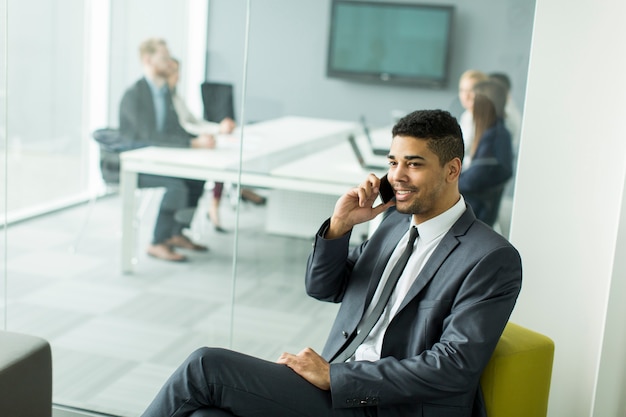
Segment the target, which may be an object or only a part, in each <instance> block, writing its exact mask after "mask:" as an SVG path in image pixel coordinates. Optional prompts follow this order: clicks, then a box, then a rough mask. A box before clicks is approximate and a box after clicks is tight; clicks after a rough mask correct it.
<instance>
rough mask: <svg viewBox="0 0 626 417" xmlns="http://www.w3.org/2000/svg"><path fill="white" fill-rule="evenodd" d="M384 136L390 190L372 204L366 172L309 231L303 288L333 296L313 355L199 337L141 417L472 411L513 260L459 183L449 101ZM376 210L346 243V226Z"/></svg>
mask: <svg viewBox="0 0 626 417" xmlns="http://www.w3.org/2000/svg"><path fill="white" fill-rule="evenodd" d="M392 135H393V140H392V144H391V148H390V152H389V155H388V160H389V172H388V179H389V182H390V184H391V185H392V186H393V189H394V192H395V202H394V201H393V200H392V201H390V202H388V203H386V204H376V203H375V201H376V198H377V194H378V191H379V187H380V179H379V178H377V177H376V176H375V175H374V174H370V175H369V176H368V177H367V179H366V180H365V181H364V182H363V183H362V184H360V185H359V186H358V187H356V188H354V189H352V190H350V191H348V192H347V193H346V194H344V195H343V196H342V197H340V199H339V200H338V202H337V204H336V205H335V209H334V212H333V214H332V216H331V217H330V219H328V220H327V221H326V222H325V223H324V224H323V225H322V227H321V228H320V230H319V231H318V233H317V235H316V237H315V243H314V249H313V252H312V253H311V255H310V257H309V260H308V264H307V271H306V280H305V282H306V289H307V292H308V294H309V295H311V296H313V297H315V298H317V299H320V300H325V301H330V302H340V303H341V307H340V309H339V312H338V314H337V318H336V320H335V323H334V325H333V327H332V329H331V332H330V335H329V337H328V340H327V342H326V346H325V347H324V350H323V352H322V354H321V355H319V354H317V353H316V352H314V351H313V350H312V349H310V348H305V349H304V350H302V351H301V352H299V353H298V354H292V353H284V354H282V355H281V357H280V358H279V359H278V361H277V363H272V362H267V361H263V360H259V359H256V358H252V357H249V356H246V355H242V354H239V353H236V352H232V351H228V350H223V349H211V348H202V349H199V350H197V351H196V352H194V353H193V354H192V355H191V356H190V357H189V358H188V359H187V360H186V361H185V362H184V363H183V364H182V365H181V366H180V367H179V368H178V370H176V371H175V372H174V374H173V375H172V376H171V377H170V379H169V380H168V382H166V384H165V385H164V387H163V388H162V390H161V391H160V393H159V394H158V395H157V397H156V398H155V400H154V401H153V403H152V404H151V405H150V406H149V407H148V409H147V410H146V412H145V414H144V417H155V416H188V415H192V416H193V417H199V416H205V417H208V416H233V415H234V416H239V417H246V416H311V417H323V416H364V417H367V416H394V417H395V416H398V417H399V416H402V417H404V416H406V417H408V416H412V417H413V416H432V417H448V416H449V417H453V416H454V417H469V416H484V413H485V410H484V406H483V403H482V395H481V392H480V389H479V379H480V376H481V374H482V371H483V369H484V367H485V366H486V364H487V362H488V361H489V359H490V357H491V354H492V353H493V350H494V349H495V346H496V344H497V342H498V340H499V338H500V336H501V334H502V331H503V329H504V327H505V325H506V323H507V321H508V318H509V315H510V313H511V311H512V310H513V306H514V305H515V301H516V299H517V296H518V294H519V291H520V287H521V260H520V257H519V254H518V252H517V251H516V250H515V248H514V247H513V246H512V245H511V244H510V243H509V242H507V241H506V240H505V239H504V238H503V237H502V236H500V235H498V234H497V233H495V232H494V231H493V230H492V229H491V228H490V227H488V226H487V225H485V224H484V223H482V222H480V221H478V220H477V219H476V217H475V216H474V213H473V212H472V209H471V207H469V206H467V205H466V204H465V202H464V200H463V197H462V196H461V194H460V193H459V190H458V179H459V175H460V173H461V165H462V160H463V152H464V145H463V138H462V134H461V130H460V127H459V125H458V124H457V122H456V120H455V119H454V118H453V117H452V116H450V114H449V113H447V112H444V111H441V110H432V111H429V110H427V111H417V112H413V113H411V114H409V115H407V116H405V117H404V118H402V119H401V120H400V121H399V122H398V123H397V124H396V125H395V126H394V128H393V130H392ZM394 204H395V208H392V206H393V205H394ZM386 210H388V214H387V215H386V216H385V218H384V220H382V222H381V224H380V226H379V227H378V229H377V230H376V232H375V233H374V234H373V235H372V237H371V238H370V239H369V240H368V241H366V242H364V243H363V244H362V245H360V246H359V247H356V248H353V249H350V247H349V240H350V233H351V231H352V229H353V227H354V226H355V225H357V224H359V223H362V222H366V221H369V220H371V219H373V218H374V217H376V216H378V215H380V214H382V213H383V212H384V211H386ZM416 235H417V236H418V237H417V238H416V240H415V241H412V240H410V238H409V236H412V237H415V236H416ZM406 255H408V256H409V257H408V261H406ZM401 260H404V261H406V266H404V268H403V269H402V268H400V269H401V271H400V270H396V269H397V268H395V266H396V264H401V263H402V261H401ZM392 278H397V281H396V280H395V279H392ZM387 282H391V283H392V286H390V288H393V291H392V292H391V295H390V296H389V297H386V296H385V295H384V294H385V293H386V290H385V288H386V287H387V285H385V284H386V283H387ZM378 306H380V308H378ZM381 311H382V312H381ZM369 317H372V319H370V318H369Z"/></svg>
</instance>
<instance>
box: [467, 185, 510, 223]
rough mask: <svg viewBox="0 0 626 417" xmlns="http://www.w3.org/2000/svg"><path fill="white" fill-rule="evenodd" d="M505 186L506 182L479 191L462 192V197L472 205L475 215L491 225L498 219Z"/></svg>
mask: <svg viewBox="0 0 626 417" xmlns="http://www.w3.org/2000/svg"><path fill="white" fill-rule="evenodd" d="M505 186H506V183H503V184H499V185H497V186H494V187H492V188H489V189H487V190H484V191H482V192H479V193H463V197H464V198H465V201H466V202H468V203H469V204H470V205H471V206H472V210H474V214H476V217H477V218H478V219H479V220H482V221H483V222H485V223H487V224H488V225H489V226H491V227H493V225H494V224H495V222H496V220H497V219H498V211H499V210H500V203H501V201H502V194H503V193H504V187H505Z"/></svg>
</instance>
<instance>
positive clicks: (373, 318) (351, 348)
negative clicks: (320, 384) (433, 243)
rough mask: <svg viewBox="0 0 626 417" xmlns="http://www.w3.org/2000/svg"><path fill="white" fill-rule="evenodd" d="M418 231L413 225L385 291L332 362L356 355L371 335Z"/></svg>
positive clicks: (407, 258)
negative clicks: (348, 342) (356, 332)
mask: <svg viewBox="0 0 626 417" xmlns="http://www.w3.org/2000/svg"><path fill="white" fill-rule="evenodd" d="M417 236H418V233H417V228H416V227H411V231H410V232H409V241H408V242H407V244H406V248H405V249H404V252H402V255H401V256H400V258H399V259H398V262H396V265H395V266H394V267H393V269H392V270H391V273H390V274H389V278H387V282H386V283H385V287H384V288H383V291H382V292H381V293H380V298H379V299H378V302H377V303H376V305H375V306H374V309H373V310H372V312H371V313H370V315H369V316H367V318H366V319H365V321H364V322H363V325H362V326H361V328H360V329H359V334H357V335H356V336H355V337H354V339H352V342H350V344H349V345H348V346H346V348H345V349H344V350H342V351H341V352H339V354H338V355H337V356H336V357H335V359H333V360H332V363H341V362H345V361H346V360H347V359H348V358H350V357H352V355H354V352H356V349H357V348H358V347H359V346H360V345H361V343H363V341H364V340H365V338H366V337H367V336H368V335H369V333H370V331H371V330H372V328H373V327H374V325H375V324H376V322H377V321H378V319H379V318H380V315H381V314H382V313H383V310H384V309H385V306H386V305H387V303H388V302H389V297H391V293H392V292H393V290H394V288H395V287H396V284H397V283H398V279H400V275H402V271H403V270H404V267H405V266H406V264H407V262H408V261H409V257H410V256H411V253H413V244H414V243H415V239H417Z"/></svg>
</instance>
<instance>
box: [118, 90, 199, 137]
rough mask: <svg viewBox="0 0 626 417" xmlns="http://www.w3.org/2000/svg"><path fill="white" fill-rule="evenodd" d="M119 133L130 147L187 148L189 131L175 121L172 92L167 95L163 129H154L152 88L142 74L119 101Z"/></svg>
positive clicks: (176, 119)
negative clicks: (170, 94)
mask: <svg viewBox="0 0 626 417" xmlns="http://www.w3.org/2000/svg"><path fill="white" fill-rule="evenodd" d="M119 129H120V134H121V135H122V137H123V138H124V139H125V140H126V141H127V142H129V143H130V145H132V147H133V148H137V147H141V146H167V147H175V148H188V147H189V146H190V142H189V140H190V139H191V137H192V135H190V134H189V133H187V132H186V131H185V130H184V129H183V128H182V126H181V125H180V123H179V121H178V115H177V114H176V110H175V109H174V104H173V102H172V98H171V96H168V98H167V108H166V116H165V125H164V127H163V131H161V132H158V131H157V130H156V114H155V111H154V100H153V99H152V92H151V91H150V87H149V86H148V82H147V81H146V79H145V78H141V79H140V80H139V81H137V82H136V83H135V84H133V85H132V86H131V87H130V88H129V89H128V90H126V92H125V93H124V96H123V97H122V101H121V103H120V127H119Z"/></svg>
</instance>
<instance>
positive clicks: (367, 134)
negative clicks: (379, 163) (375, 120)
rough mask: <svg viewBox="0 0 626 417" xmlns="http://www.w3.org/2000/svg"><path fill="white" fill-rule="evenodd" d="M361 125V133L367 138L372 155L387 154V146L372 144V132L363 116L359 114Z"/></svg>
mask: <svg viewBox="0 0 626 417" xmlns="http://www.w3.org/2000/svg"><path fill="white" fill-rule="evenodd" d="M361 127H362V128H363V134H364V135H365V137H366V138H367V142H368V143H369V145H370V148H372V152H373V153H374V155H379V156H387V154H388V153H389V148H380V147H377V146H376V145H375V144H374V141H373V140H372V134H371V132H370V129H369V127H368V126H367V122H366V121H365V116H361Z"/></svg>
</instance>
